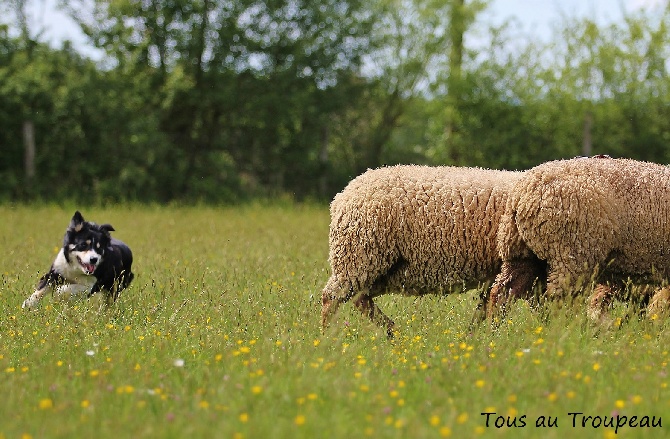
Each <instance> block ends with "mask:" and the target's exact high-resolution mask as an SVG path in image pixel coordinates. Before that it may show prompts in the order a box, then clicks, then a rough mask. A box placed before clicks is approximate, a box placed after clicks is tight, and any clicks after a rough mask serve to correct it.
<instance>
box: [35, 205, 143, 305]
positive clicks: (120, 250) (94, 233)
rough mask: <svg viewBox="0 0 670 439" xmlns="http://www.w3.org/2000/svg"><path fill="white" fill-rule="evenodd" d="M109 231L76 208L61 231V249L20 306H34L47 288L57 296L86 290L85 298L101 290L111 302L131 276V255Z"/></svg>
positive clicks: (108, 227) (128, 249) (105, 225)
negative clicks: (62, 236) (62, 233)
mask: <svg viewBox="0 0 670 439" xmlns="http://www.w3.org/2000/svg"><path fill="white" fill-rule="evenodd" d="M112 231H114V227H112V226H111V225H110V224H102V225H97V224H95V223H93V222H89V221H84V217H83V216H82V215H81V213H79V211H76V212H75V213H74V216H73V217H72V221H70V225H69V226H68V228H67V230H66V231H65V237H64V238H63V248H61V250H60V251H59V252H58V255H57V256H56V259H55V260H54V262H53V264H51V268H50V269H49V272H48V273H46V274H45V275H44V276H42V278H41V279H40V281H39V283H38V284H37V288H36V289H35V292H34V293H33V294H31V295H30V297H28V298H27V299H26V300H25V301H24V302H23V308H33V307H35V306H36V305H37V304H38V302H39V301H40V300H41V299H42V298H43V297H44V296H45V295H46V294H47V293H48V292H49V291H56V293H58V294H61V295H64V294H67V293H69V294H71V295H76V294H79V293H82V292H84V291H88V293H87V296H88V297H90V296H92V295H93V294H95V293H97V292H98V291H103V292H104V294H105V296H106V300H107V303H111V302H113V301H115V300H116V299H117V298H118V297H119V293H120V292H121V290H123V289H124V288H126V287H128V285H130V282H131V281H132V280H133V277H134V275H133V273H132V271H131V266H132V264H133V254H132V252H131V251H130V248H128V246H127V245H126V244H124V243H123V242H121V241H119V240H118V239H114V238H112V237H111V235H110V233H109V232H112Z"/></svg>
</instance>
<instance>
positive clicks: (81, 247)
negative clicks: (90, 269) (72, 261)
mask: <svg viewBox="0 0 670 439" xmlns="http://www.w3.org/2000/svg"><path fill="white" fill-rule="evenodd" d="M87 248H88V244H87V243H85V242H80V243H79V244H77V250H79V251H83V250H86V249H87Z"/></svg>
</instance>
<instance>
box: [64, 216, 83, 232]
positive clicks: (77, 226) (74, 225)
mask: <svg viewBox="0 0 670 439" xmlns="http://www.w3.org/2000/svg"><path fill="white" fill-rule="evenodd" d="M83 227H84V217H83V216H82V215H81V213H80V212H79V211H76V212H75V213H74V215H73V216H72V220H71V221H70V226H69V227H68V230H72V231H75V232H81V229H82V228H83Z"/></svg>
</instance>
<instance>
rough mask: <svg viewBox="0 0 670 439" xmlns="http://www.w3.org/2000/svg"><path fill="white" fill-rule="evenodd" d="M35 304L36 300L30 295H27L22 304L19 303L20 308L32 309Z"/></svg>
mask: <svg viewBox="0 0 670 439" xmlns="http://www.w3.org/2000/svg"><path fill="white" fill-rule="evenodd" d="M36 306H37V300H35V299H33V298H32V297H28V298H27V299H26V300H24V301H23V305H21V308H23V309H33V308H35V307H36Z"/></svg>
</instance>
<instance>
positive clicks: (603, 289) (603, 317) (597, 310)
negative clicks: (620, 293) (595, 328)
mask: <svg viewBox="0 0 670 439" xmlns="http://www.w3.org/2000/svg"><path fill="white" fill-rule="evenodd" d="M614 294H615V291H614V290H613V289H612V287H610V286H609V285H605V284H598V285H596V287H595V288H594V289H593V294H592V295H591V298H590V299H589V306H588V310H587V314H588V316H589V318H590V319H591V320H592V321H594V322H599V323H607V321H608V320H609V319H608V314H607V309H608V308H609V307H610V305H611V304H612V300H613V299H614Z"/></svg>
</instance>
